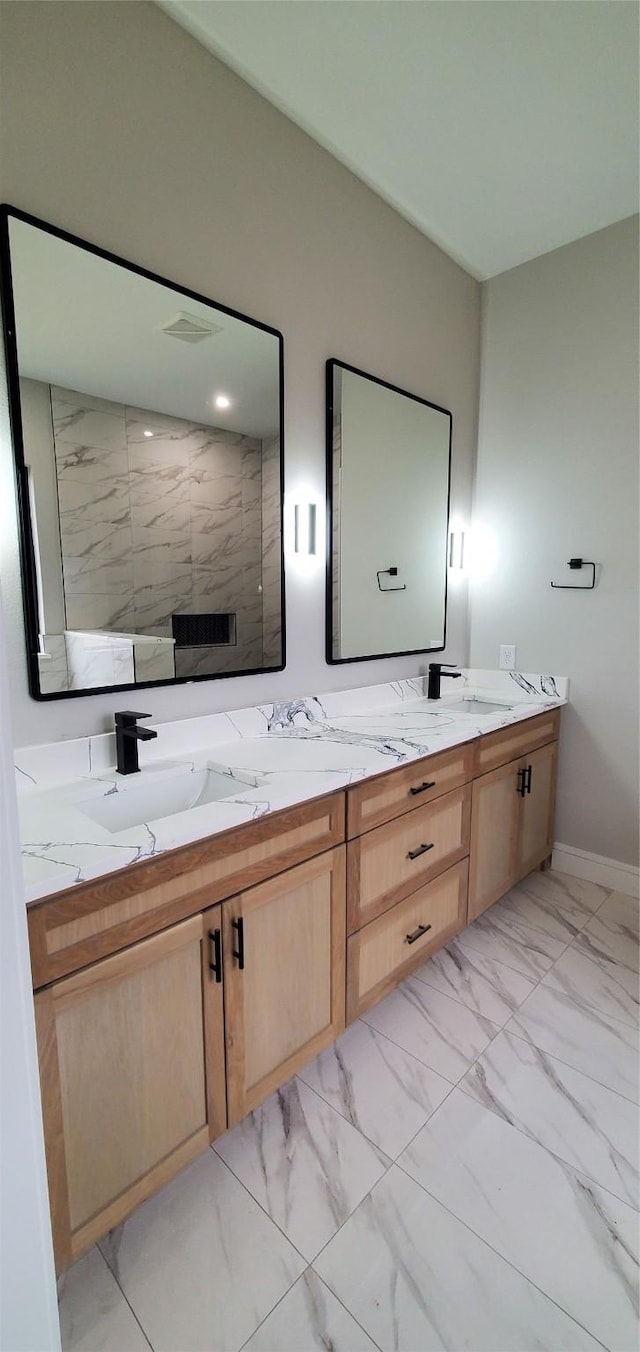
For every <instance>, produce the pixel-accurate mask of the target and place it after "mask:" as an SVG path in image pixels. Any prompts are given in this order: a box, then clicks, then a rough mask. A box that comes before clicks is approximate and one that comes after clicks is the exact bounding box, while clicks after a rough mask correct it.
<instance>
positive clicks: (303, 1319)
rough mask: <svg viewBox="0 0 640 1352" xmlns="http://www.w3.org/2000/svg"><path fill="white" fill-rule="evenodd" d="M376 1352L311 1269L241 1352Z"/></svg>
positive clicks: (365, 1335) (373, 1344) (374, 1347)
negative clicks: (316, 1351) (315, 1351)
mask: <svg viewBox="0 0 640 1352" xmlns="http://www.w3.org/2000/svg"><path fill="white" fill-rule="evenodd" d="M316 1348H318V1350H319V1352H377V1348H376V1344H375V1343H372V1341H371V1339H370V1338H368V1337H367V1334H366V1333H365V1332H364V1330H363V1329H361V1328H360V1325H359V1324H356V1321H355V1319H353V1317H352V1316H351V1315H350V1314H349V1313H348V1312H347V1310H345V1308H344V1306H343V1305H341V1304H340V1301H339V1300H336V1298H335V1296H334V1295H333V1294H332V1292H331V1291H330V1290H329V1288H328V1287H327V1286H325V1284H324V1282H321V1281H320V1278H319V1277H318V1276H317V1275H316V1273H315V1272H314V1271H313V1269H312V1268H307V1271H306V1272H304V1273H303V1275H302V1277H299V1278H298V1280H297V1282H296V1284H295V1286H292V1288H291V1290H290V1291H288V1292H287V1294H286V1296H284V1298H283V1299H282V1300H281V1301H280V1304H279V1305H277V1306H276V1308H275V1310H272V1311H271V1314H270V1315H267V1318H266V1319H265V1321H264V1324H261V1325H260V1328H259V1329H258V1330H257V1332H256V1333H254V1335H253V1337H252V1338H250V1339H249V1341H248V1343H245V1345H244V1348H243V1352H314V1350H315V1349H316Z"/></svg>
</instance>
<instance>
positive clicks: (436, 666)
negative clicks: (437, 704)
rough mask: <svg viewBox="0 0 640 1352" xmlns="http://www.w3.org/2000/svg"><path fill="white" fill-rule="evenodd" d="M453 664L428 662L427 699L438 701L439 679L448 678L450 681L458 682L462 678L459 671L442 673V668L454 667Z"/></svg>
mask: <svg viewBox="0 0 640 1352" xmlns="http://www.w3.org/2000/svg"><path fill="white" fill-rule="evenodd" d="M454 666H455V662H430V663H429V682H428V685H427V698H428V699H440V678H441V677H442V676H449V677H450V678H451V680H452V681H458V680H459V679H460V677H461V676H462V672H461V671H443V667H454Z"/></svg>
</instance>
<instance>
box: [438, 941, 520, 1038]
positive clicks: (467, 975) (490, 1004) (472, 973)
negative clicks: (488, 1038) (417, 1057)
mask: <svg viewBox="0 0 640 1352" xmlns="http://www.w3.org/2000/svg"><path fill="white" fill-rule="evenodd" d="M413 975H414V976H415V977H417V979H418V981H424V982H426V984H427V985H428V986H433V988H434V990H438V991H442V994H443V995H450V996H451V997H452V998H453V999H454V1000H459V1001H460V1002H461V1004H463V1005H466V1006H467V1009H472V1010H473V1011H474V1012H475V1013H476V1014H484V1015H485V1017H486V1018H487V1019H491V1020H492V1022H493V1023H498V1024H504V1023H506V1021H507V1019H509V1018H510V1017H511V1015H512V1014H513V1013H514V1011H515V1010H516V1009H518V1007H519V1006H520V1005H521V1004H522V1001H523V1000H526V998H527V996H528V995H530V994H531V991H532V990H533V983H532V982H531V981H528V980H527V978H526V977H524V976H520V974H519V973H518V972H514V971H513V970H512V968H511V967H505V966H504V964H503V963H501V962H496V961H495V959H494V958H487V957H483V955H482V954H481V953H474V952H473V950H472V949H469V948H463V947H462V946H461V945H460V944H458V943H457V942H456V940H455V939H454V940H452V942H451V943H450V944H447V947H446V948H441V949H440V952H439V953H436V954H435V955H434V957H432V958H430V959H429V960H428V962H425V963H424V964H423V966H422V967H418V968H417V969H416V971H415V972H414V973H413Z"/></svg>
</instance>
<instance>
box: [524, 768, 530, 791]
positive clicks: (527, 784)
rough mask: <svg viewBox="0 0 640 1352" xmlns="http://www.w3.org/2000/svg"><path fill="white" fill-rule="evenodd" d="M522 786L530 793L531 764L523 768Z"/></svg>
mask: <svg viewBox="0 0 640 1352" xmlns="http://www.w3.org/2000/svg"><path fill="white" fill-rule="evenodd" d="M524 787H525V792H526V793H531V766H530V765H528V766H527V768H526V770H525V777H524Z"/></svg>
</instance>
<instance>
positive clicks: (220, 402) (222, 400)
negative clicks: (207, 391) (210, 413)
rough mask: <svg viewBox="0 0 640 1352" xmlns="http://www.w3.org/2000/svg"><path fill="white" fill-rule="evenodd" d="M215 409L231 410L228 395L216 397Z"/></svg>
mask: <svg viewBox="0 0 640 1352" xmlns="http://www.w3.org/2000/svg"><path fill="white" fill-rule="evenodd" d="M216 408H231V400H230V398H229V396H228V394H217V395H216Z"/></svg>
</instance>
